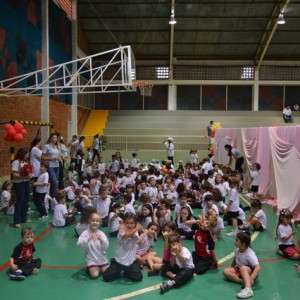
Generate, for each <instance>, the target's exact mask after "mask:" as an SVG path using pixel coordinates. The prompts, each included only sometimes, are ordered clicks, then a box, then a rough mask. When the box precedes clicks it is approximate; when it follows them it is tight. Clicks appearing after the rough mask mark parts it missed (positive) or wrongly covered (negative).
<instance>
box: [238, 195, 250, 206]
mask: <svg viewBox="0 0 300 300" xmlns="http://www.w3.org/2000/svg"><path fill="white" fill-rule="evenodd" d="M239 196H240V197H241V198H242V199H243V201H244V202H245V203H246V204H247V205H249V206H250V202H249V201H248V200H247V199H246V198H245V197H244V196H242V195H241V194H240V195H239Z"/></svg>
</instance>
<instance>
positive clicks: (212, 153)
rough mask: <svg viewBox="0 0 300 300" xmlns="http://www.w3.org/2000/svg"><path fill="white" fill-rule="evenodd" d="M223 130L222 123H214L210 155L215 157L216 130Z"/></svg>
mask: <svg viewBox="0 0 300 300" xmlns="http://www.w3.org/2000/svg"><path fill="white" fill-rule="evenodd" d="M219 128H222V126H221V123H218V122H214V123H213V124H212V126H211V139H210V154H211V155H215V136H216V130H217V129H219Z"/></svg>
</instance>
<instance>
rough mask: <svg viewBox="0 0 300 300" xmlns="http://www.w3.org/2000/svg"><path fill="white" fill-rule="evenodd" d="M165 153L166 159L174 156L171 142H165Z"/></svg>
mask: <svg viewBox="0 0 300 300" xmlns="http://www.w3.org/2000/svg"><path fill="white" fill-rule="evenodd" d="M165 147H166V152H167V156H168V157H173V156H174V144H173V143H172V142H171V143H169V142H165Z"/></svg>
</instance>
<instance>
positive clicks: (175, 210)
mask: <svg viewBox="0 0 300 300" xmlns="http://www.w3.org/2000/svg"><path fill="white" fill-rule="evenodd" d="M182 207H188V208H189V210H190V212H191V214H193V213H194V212H193V210H192V208H191V206H190V205H189V204H188V203H186V204H185V205H184V206H181V205H180V203H177V204H176V205H175V208H174V213H176V214H179V213H180V210H181V208H182Z"/></svg>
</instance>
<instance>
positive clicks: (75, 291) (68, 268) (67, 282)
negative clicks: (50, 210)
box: [0, 196, 300, 300]
mask: <svg viewBox="0 0 300 300" xmlns="http://www.w3.org/2000/svg"><path fill="white" fill-rule="evenodd" d="M242 201H243V202H244V204H247V199H246V198H245V197H244V196H242ZM263 209H264V211H265V213H266V215H267V217H268V230H267V231H265V232H262V233H258V234H257V233H255V234H253V235H252V240H253V242H252V248H253V249H254V250H255V252H256V254H257V256H258V258H259V260H260V262H261V273H260V275H259V278H258V280H257V281H256V284H255V285H254V287H253V291H254V297H253V298H255V299H261V300H266V299H272V300H280V299H282V300H286V299H299V298H298V297H299V295H300V273H297V272H296V270H295V267H294V264H295V262H294V261H290V260H287V259H285V258H283V257H280V256H278V255H277V254H276V253H275V249H276V241H275V240H274V237H275V227H276V224H277V216H276V214H275V213H274V212H273V210H272V207H271V206H267V205H264V207H263ZM29 217H30V219H32V223H31V225H30V226H31V227H32V228H33V229H34V230H35V247H36V252H35V257H40V258H41V259H42V268H41V270H40V273H39V274H38V275H35V276H34V275H33V276H29V277H28V278H26V280H24V281H14V280H11V279H10V277H9V267H8V266H9V263H8V261H9V257H10V255H11V254H12V251H13V248H14V247H15V246H16V245H17V244H18V243H19V242H20V230H19V229H16V228H14V227H12V217H11V216H6V215H4V214H2V213H1V215H0V238H1V246H0V258H1V262H0V286H1V299H20V298H22V300H29V299H37V298H41V299H43V300H50V299H51V300H53V299H58V300H60V299H76V300H81V299H99V300H100V299H143V300H147V299H151V300H155V299H158V298H160V299H162V298H163V299H165V300H167V299H172V300H176V299H185V300H188V299H201V300H205V299H220V298H221V299H222V300H227V299H236V294H237V293H238V292H239V291H240V286H239V285H238V284H235V283H231V282H228V281H225V280H224V279H223V274H222V271H223V269H224V268H225V267H227V266H229V265H230V263H231V262H232V254H233V253H232V251H233V250H234V238H232V237H226V236H225V233H226V232H229V231H230V227H228V226H226V227H225V230H224V231H223V234H222V238H221V239H220V241H218V242H217V243H216V252H217V257H218V259H219V268H218V269H217V270H210V271H208V272H207V273H206V274H204V275H202V276H199V275H198V276H194V279H193V280H192V281H191V282H189V283H188V284H187V285H185V286H183V287H181V288H177V289H176V288H174V289H172V290H170V291H168V292H167V293H165V294H163V295H160V294H159V284H160V283H161V282H162V281H163V280H165V279H164V278H162V277H161V276H154V277H150V278H148V277H147V270H146V269H145V270H144V271H143V274H144V279H143V281H141V282H138V283H134V282H130V281H128V280H127V279H122V278H121V279H120V280H117V281H114V282H112V283H106V282H103V281H102V277H101V276H100V277H99V278H98V279H97V280H92V279H90V278H89V276H88V275H87V273H86V270H85V268H84V266H85V259H84V254H83V251H82V250H81V249H79V248H78V247H77V245H76V242H77V239H76V238H75V236H74V226H69V227H67V228H52V227H51V225H50V222H51V218H49V219H48V220H43V221H41V220H37V219H36V217H37V215H36V213H35V212H34V213H32V214H30V215H29ZM102 229H103V231H104V232H105V233H107V229H106V228H102ZM299 237H300V235H299V233H298V234H297V238H299ZM183 244H184V246H186V247H188V248H189V249H190V250H192V249H193V242H192V241H184V242H183ZM115 245H116V238H110V246H109V249H108V251H107V255H108V257H109V259H110V258H111V257H113V255H114V249H115ZM162 246H163V243H162V238H159V239H158V241H157V242H156V244H155V248H154V249H155V250H156V251H157V252H158V253H159V254H161V253H162Z"/></svg>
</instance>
